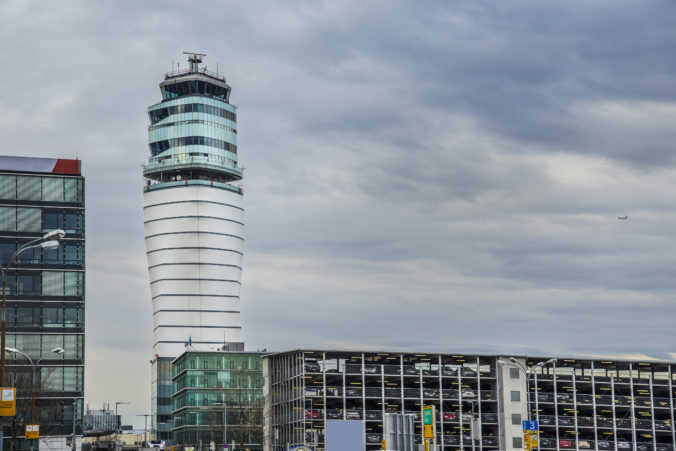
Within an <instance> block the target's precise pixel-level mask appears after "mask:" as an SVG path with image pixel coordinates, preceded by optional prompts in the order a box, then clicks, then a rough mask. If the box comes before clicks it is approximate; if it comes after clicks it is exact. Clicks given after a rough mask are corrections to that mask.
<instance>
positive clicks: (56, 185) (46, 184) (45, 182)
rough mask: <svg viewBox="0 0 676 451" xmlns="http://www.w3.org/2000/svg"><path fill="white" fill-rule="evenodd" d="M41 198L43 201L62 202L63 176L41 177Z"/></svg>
mask: <svg viewBox="0 0 676 451" xmlns="http://www.w3.org/2000/svg"><path fill="white" fill-rule="evenodd" d="M42 200H44V201H45V202H63V178H62V177H43V178H42Z"/></svg>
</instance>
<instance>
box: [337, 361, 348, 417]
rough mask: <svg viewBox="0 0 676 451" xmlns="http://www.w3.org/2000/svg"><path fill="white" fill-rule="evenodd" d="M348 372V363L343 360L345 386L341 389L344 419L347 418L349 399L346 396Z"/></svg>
mask: <svg viewBox="0 0 676 451" xmlns="http://www.w3.org/2000/svg"><path fill="white" fill-rule="evenodd" d="M339 364H340V362H339ZM346 372H347V363H346V362H343V388H342V389H341V392H342V398H343V420H346V419H347V417H346V415H347V399H346V396H345V373H346Z"/></svg>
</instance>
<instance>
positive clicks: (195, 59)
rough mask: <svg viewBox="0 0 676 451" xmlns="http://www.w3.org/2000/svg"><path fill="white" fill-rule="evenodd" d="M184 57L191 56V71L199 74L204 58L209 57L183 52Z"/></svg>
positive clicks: (189, 59)
mask: <svg viewBox="0 0 676 451" xmlns="http://www.w3.org/2000/svg"><path fill="white" fill-rule="evenodd" d="M183 54H184V55H190V56H189V57H188V62H189V63H190V71H191V72H198V68H199V64H200V63H201V62H202V57H204V56H207V54H206V53H196V52H183Z"/></svg>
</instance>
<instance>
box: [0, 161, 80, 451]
mask: <svg viewBox="0 0 676 451" xmlns="http://www.w3.org/2000/svg"><path fill="white" fill-rule="evenodd" d="M54 229H63V230H65V232H66V237H65V239H64V240H62V241H61V245H60V246H59V247H58V248H57V249H55V250H46V249H42V248H41V247H40V246H39V241H40V239H41V238H42V237H43V235H44V234H45V233H47V232H50V231H52V230H54ZM33 240H36V243H37V244H38V246H37V247H35V248H33V249H31V250H27V251H25V252H22V253H21V254H19V256H18V258H17V259H16V260H15V261H14V262H13V263H12V264H11V266H10V268H9V271H8V274H7V310H6V322H7V334H6V347H7V348H14V349H16V350H18V351H21V352H23V353H25V354H27V355H28V356H30V358H31V359H32V360H33V362H34V363H35V364H36V384H35V396H36V400H35V423H37V424H39V425H40V444H41V446H48V447H49V448H50V449H60V448H62V447H64V446H65V444H66V439H65V437H66V435H69V434H72V431H73V415H74V412H73V399H74V398H80V400H79V401H77V403H76V409H75V416H76V417H77V418H78V433H81V427H79V425H80V424H81V422H80V421H81V420H82V400H81V399H82V397H83V396H84V363H85V361H84V333H85V325H84V318H85V297H84V285H85V257H84V256H85V184H84V178H83V177H82V175H81V172H80V161H79V160H65V159H54V158H26V157H8V156H0V263H1V264H2V265H3V266H6V265H7V264H8V262H9V259H10V258H11V256H12V255H13V254H14V253H15V252H16V251H17V250H18V249H19V248H20V247H21V246H22V245H24V244H26V243H28V242H30V241H33ZM59 349H62V350H63V352H62V353H58V352H57V353H53V352H52V351H54V350H59ZM5 356H6V368H5V385H6V386H16V387H18V393H17V416H16V417H15V418H14V420H16V421H14V422H13V421H11V420H12V418H11V417H1V419H0V421H1V422H2V429H3V432H4V437H5V439H4V445H5V449H11V446H12V441H14V440H15V438H14V437H16V442H15V443H16V446H17V447H18V448H17V449H28V448H30V447H31V443H30V441H25V440H23V436H24V432H25V429H24V426H25V425H26V424H27V423H28V424H30V422H31V420H32V418H31V413H32V409H31V397H32V393H31V389H32V386H33V383H32V366H31V364H30V363H29V361H28V359H27V358H26V357H24V356H23V355H21V354H20V353H17V352H7V353H6V354H5ZM38 361H39V363H38ZM33 445H34V447H37V441H35V442H34V443H33Z"/></svg>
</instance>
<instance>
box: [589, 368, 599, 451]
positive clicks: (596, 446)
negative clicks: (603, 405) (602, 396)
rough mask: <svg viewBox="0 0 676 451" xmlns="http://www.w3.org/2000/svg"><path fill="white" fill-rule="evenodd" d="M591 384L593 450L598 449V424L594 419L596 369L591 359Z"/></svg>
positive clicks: (596, 450)
mask: <svg viewBox="0 0 676 451" xmlns="http://www.w3.org/2000/svg"><path fill="white" fill-rule="evenodd" d="M591 384H592V410H593V414H592V421H593V422H594V450H595V451H599V425H598V422H597V421H596V371H595V367H594V361H593V360H592V361H591Z"/></svg>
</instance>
